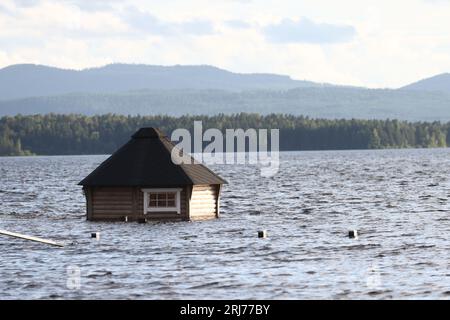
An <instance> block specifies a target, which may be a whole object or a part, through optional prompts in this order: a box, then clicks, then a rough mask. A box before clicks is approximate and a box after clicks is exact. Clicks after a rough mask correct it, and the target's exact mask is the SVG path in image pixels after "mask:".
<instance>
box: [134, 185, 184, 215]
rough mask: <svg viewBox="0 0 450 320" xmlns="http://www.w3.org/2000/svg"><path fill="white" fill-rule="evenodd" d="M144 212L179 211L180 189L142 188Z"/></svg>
mask: <svg viewBox="0 0 450 320" xmlns="http://www.w3.org/2000/svg"><path fill="white" fill-rule="evenodd" d="M142 192H143V193H144V214H145V213H149V212H150V213H151V212H176V213H178V214H179V213H180V192H181V189H172V188H171V189H142Z"/></svg>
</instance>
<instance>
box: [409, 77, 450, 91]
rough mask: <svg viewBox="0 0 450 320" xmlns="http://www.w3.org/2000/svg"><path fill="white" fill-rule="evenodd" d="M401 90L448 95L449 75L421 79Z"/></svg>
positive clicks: (449, 88)
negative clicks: (444, 93)
mask: <svg viewBox="0 0 450 320" xmlns="http://www.w3.org/2000/svg"><path fill="white" fill-rule="evenodd" d="M401 89H402V90H421V91H441V92H446V93H449V94H450V73H442V74H439V75H437V76H434V77H431V78H427V79H423V80H420V81H417V82H414V83H411V84H409V85H407V86H404V87H403V88H401Z"/></svg>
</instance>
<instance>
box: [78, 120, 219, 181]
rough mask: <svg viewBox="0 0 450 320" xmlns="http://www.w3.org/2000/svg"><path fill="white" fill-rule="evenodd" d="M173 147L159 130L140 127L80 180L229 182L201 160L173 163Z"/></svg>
mask: <svg viewBox="0 0 450 320" xmlns="http://www.w3.org/2000/svg"><path fill="white" fill-rule="evenodd" d="M173 148H174V144H173V143H172V142H171V141H170V140H169V139H168V138H167V137H166V136H165V135H164V134H163V133H162V132H161V131H160V130H158V129H155V128H141V129H139V130H138V131H137V132H136V133H135V134H133V136H132V139H131V140H130V141H128V142H127V143H126V144H125V145H123V146H122V147H121V148H119V149H118V150H117V151H116V152H114V153H113V154H112V155H111V156H110V157H109V158H108V159H106V160H105V161H104V162H103V163H102V164H100V165H99V166H98V167H97V169H95V170H94V171H92V173H91V174H89V175H88V176H87V177H86V178H84V179H83V180H82V181H81V182H80V183H78V184H79V185H83V186H116V187H119V186H141V187H175V186H183V185H194V184H224V183H227V182H226V181H225V180H224V179H222V178H221V177H219V176H218V175H216V174H215V173H214V172H212V171H211V170H209V169H208V168H207V167H206V166H204V165H202V164H200V163H198V162H195V163H193V164H181V165H177V164H175V163H173V162H172V158H171V152H172V149H173ZM191 159H192V158H191Z"/></svg>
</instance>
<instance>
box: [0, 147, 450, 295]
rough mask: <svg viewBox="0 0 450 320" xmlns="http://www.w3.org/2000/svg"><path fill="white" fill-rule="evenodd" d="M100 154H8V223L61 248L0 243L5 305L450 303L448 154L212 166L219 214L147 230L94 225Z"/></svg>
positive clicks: (313, 157) (3, 202) (329, 155)
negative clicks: (94, 177) (88, 215)
mask: <svg viewBox="0 0 450 320" xmlns="http://www.w3.org/2000/svg"><path fill="white" fill-rule="evenodd" d="M105 158H106V156H61V157H59V156H58V157H56V156H55V157H17V158H15V157H13V158H0V229H6V230H9V231H14V232H19V233H25V234H30V235H34V236H41V237H44V238H49V239H54V240H57V241H61V242H63V243H66V246H65V247H64V248H56V247H50V246H47V245H43V244H39V243H33V242H29V241H25V240H20V239H14V238H9V237H5V236H1V235H0V253H1V255H0V299H58V298H59V299H316V298H319V299H356V298H358V299H359V298H361V299H392V298H395V299H397V298H398V299H411V298H420V299H431V298H437V299H448V298H449V297H450V264H449V262H450V149H428V150H375V151H320V152H284V153H281V163H280V170H279V172H278V174H276V175H275V176H273V177H271V178H264V177H261V176H260V174H259V169H258V168H257V167H255V166H250V165H247V166H243V165H216V166H212V169H213V170H215V171H216V172H217V173H219V174H220V175H221V176H222V177H224V178H225V179H227V180H228V182H229V184H228V185H226V186H225V187H224V189H223V193H222V198H221V218H220V219H218V220H213V221H204V222H178V223H147V224H138V223H125V222H120V223H99V222H87V221H86V220H85V199H84V196H83V194H82V191H81V187H79V186H77V183H78V182H79V181H80V180H81V179H82V178H83V177H84V176H85V175H87V174H88V173H89V172H90V171H91V170H93V169H94V168H95V167H96V166H97V165H98V164H99V163H100V162H101V161H103V160H104V159H105ZM263 229H264V230H267V233H268V238H266V239H259V238H258V237H257V231H258V230H263ZM351 229H357V230H359V233H360V235H359V238H358V239H349V238H348V231H349V230H351ZM95 231H98V232H100V233H101V237H100V240H99V241H97V240H95V239H91V238H90V233H91V232H95Z"/></svg>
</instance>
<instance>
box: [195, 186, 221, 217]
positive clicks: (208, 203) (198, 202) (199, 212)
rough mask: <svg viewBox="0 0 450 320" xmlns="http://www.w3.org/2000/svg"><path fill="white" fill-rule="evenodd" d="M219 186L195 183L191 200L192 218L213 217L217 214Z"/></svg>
mask: <svg viewBox="0 0 450 320" xmlns="http://www.w3.org/2000/svg"><path fill="white" fill-rule="evenodd" d="M217 199H218V197H217V188H216V186H215V185H194V186H193V188H192V196H191V201H190V204H191V205H190V212H189V213H190V219H191V220H202V219H212V218H215V217H216V216H217Z"/></svg>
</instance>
